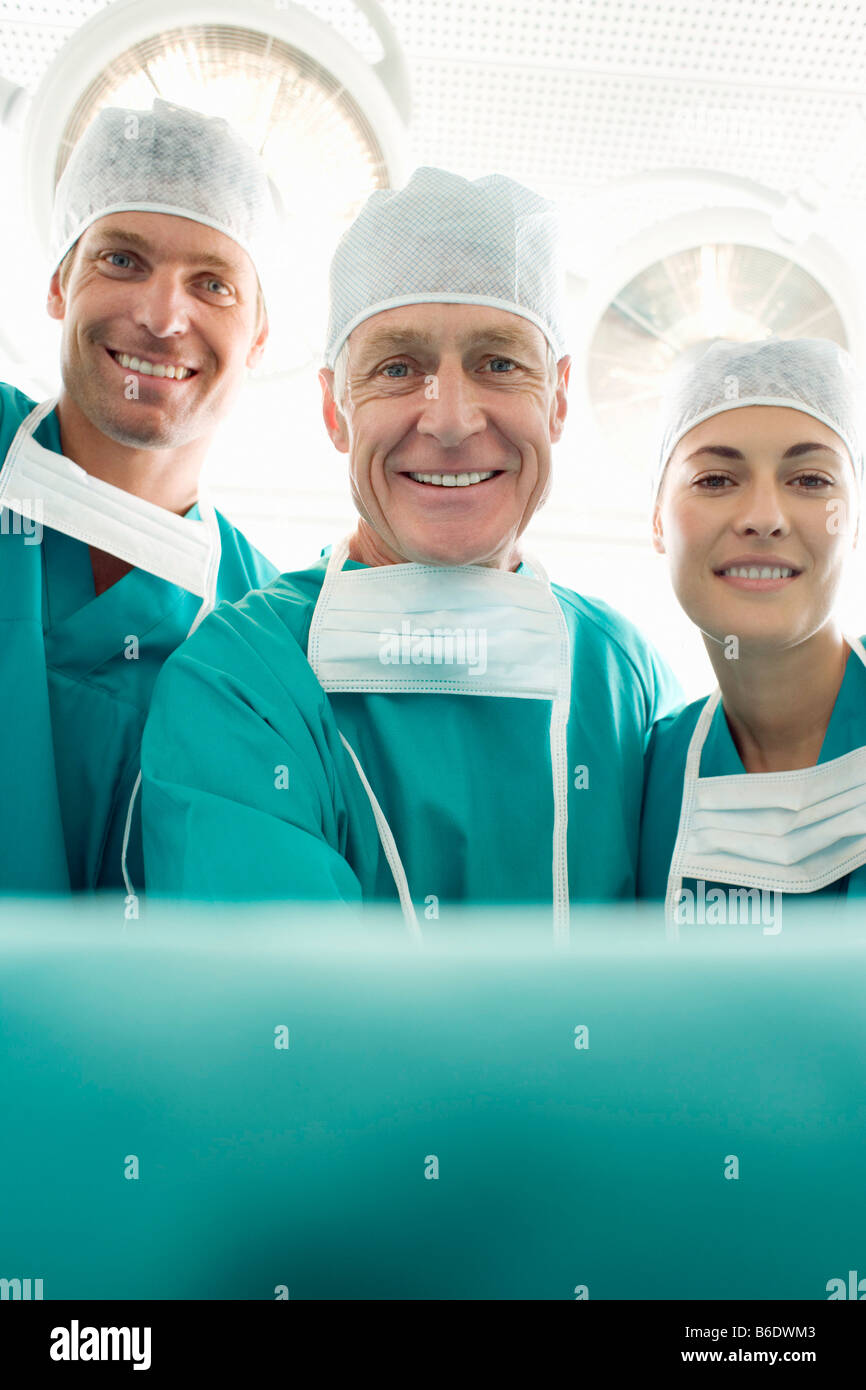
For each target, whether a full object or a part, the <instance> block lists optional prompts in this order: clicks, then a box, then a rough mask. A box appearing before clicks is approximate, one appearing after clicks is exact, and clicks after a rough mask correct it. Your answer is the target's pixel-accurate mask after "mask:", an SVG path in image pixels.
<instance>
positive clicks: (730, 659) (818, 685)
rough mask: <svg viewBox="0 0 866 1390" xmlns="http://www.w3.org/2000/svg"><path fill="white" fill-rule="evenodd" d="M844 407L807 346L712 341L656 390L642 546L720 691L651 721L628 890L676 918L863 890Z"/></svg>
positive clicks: (851, 385) (859, 683)
mask: <svg viewBox="0 0 866 1390" xmlns="http://www.w3.org/2000/svg"><path fill="white" fill-rule="evenodd" d="M861 411H862V387H861V386H860V385H859V383H858V380H857V378H856V377H855V374H854V371H853V365H852V363H851V360H850V358H849V357H848V355H847V354H846V353H845V352H843V350H842V349H841V348H839V347H837V345H836V344H835V343H832V342H829V341H826V340H823V339H800V340H797V339H795V340H790V341H784V340H781V339H774V338H770V339H766V340H764V341H762V342H757V343H732V342H726V341H724V340H719V341H716V342H714V343H712V344H710V345H709V346H707V347H705V348H703V349H702V350H701V351H700V352H699V353H698V354H697V356H694V355H693V357H692V358H691V359H690V360H688V361H687V362H686V364H685V366H684V367H683V368H681V369H680V371H679V372H677V373H676V374H675V376H674V378H673V381H672V383H671V388H670V391H669V393H668V397H667V401H666V404H665V407H664V410H663V415H664V422H663V443H662V447H661V451H660V454H659V461H658V472H657V478H656V505H655V519H654V534H655V545H656V549H657V550H659V551H660V552H662V553H665V554H667V556H668V558H669V561H670V565H671V577H672V580H673V585H674V589H675V591H676V595H677V598H678V599H679V601H680V603H681V604H682V607H683V609H684V610H685V612H686V613H687V614H688V616H689V617H690V618H691V619H692V621H693V622H694V623H696V624H697V626H698V627H699V628H700V630H701V634H702V636H703V639H704V644H705V646H706V648H707V652H708V654H709V657H710V661H711V662H712V665H713V669H714V671H715V674H716V677H717V679H718V683H719V689H718V690H717V692H716V694H715V695H713V696H711V697H710V698H709V699H702V700H696V701H695V703H694V704H691V705H689V706H688V707H687V708H685V709H684V710H682V711H681V712H680V713H678V714H676V715H673V716H669V717H667V718H665V719H662V720H661V721H660V722H659V723H658V724H657V725H656V727H655V729H654V731H653V737H652V742H651V747H650V752H649V755H648V768H647V785H646V793H645V798H644V808H643V819H642V830H641V855H640V872H639V893H640V895H641V896H643V897H655V898H665V897H666V898H667V906H668V912H669V914H670V917H671V919H672V920H673V921H691V920H693V918H692V916H691V915H690V914H691V913H696V912H697V909H698V904H702V905H703V913H704V915H705V919H706V920H708V921H711V920H728V917H727V909H728V907H729V904H731V903H732V902H733V903H734V904H736V903H737V902H741V903H742V904H743V906H744V908H745V911H746V913H747V915H748V914H751V915H750V916H749V920H754V919H755V912H754V909H753V901H758V895H759V894H760V892H761V891H762V890H763V893H764V895H765V897H766V898H767V904H768V907H769V908H770V909H772V908H773V907H775V905H776V903H777V901H779V902H782V901H784V899H777V897H775V896H774V897H771V896H770V895H779V894H786V893H791V894H798V895H803V894H807V893H823V894H828V895H833V896H838V895H840V894H847V895H849V896H853V895H857V896H863V895H864V893H866V650H864V645H863V641H862V640H861V638H859V637H858V636H857V635H856V634H844V633H843V632H842V631H841V630H840V627H839V624H838V621H837V619H836V617H835V616H834V607H835V600H836V596H837V593H838V591H839V588H840V584H841V583H842V580H843V577H844V575H845V572H846V568H847V566H848V564H849V562H850V560H851V558H852V551H853V547H854V544H855V541H856V535H857V527H858V520H859V515H860V494H861V488H862V485H863V435H862V416H861ZM741 889H746V890H751V891H752V893H753V899H749V900H748V901H747V899H746V897H745V896H744V895H743V896H740V895H739V894H738V893H737V890H741ZM732 894H733V896H732ZM711 909H712V912H715V916H713V915H712V913H711ZM719 913H722V915H721V916H720V915H719ZM701 920H704V918H702V919H701ZM762 920H763V919H762Z"/></svg>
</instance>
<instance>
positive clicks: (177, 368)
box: [106, 348, 198, 381]
mask: <svg viewBox="0 0 866 1390" xmlns="http://www.w3.org/2000/svg"><path fill="white" fill-rule="evenodd" d="M106 352H107V353H108V355H109V357H113V358H114V361H115V362H116V363H117V365H118V366H119V367H123V369H124V371H127V372H138V374H139V376H155V377H158V378H160V379H164V378H166V377H167V378H168V379H169V381H187V380H189V378H190V377H192V376H197V375H198V373H197V372H196V370H195V369H194V368H193V367H184V366H183V365H182V364H181V363H179V362H151V361H150V360H149V359H148V358H146V357H134V356H130V354H129V353H126V352H115V351H114V349H113V348H106Z"/></svg>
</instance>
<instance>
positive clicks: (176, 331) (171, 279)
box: [133, 267, 189, 338]
mask: <svg viewBox="0 0 866 1390" xmlns="http://www.w3.org/2000/svg"><path fill="white" fill-rule="evenodd" d="M136 291H137V294H136V299H135V306H134V309H133V317H134V319H135V322H136V323H137V324H138V325H139V326H140V327H141V328H145V329H146V330H147V331H148V333H150V334H151V335H152V336H153V337H154V338H177V337H180V336H182V335H183V334H184V333H186V332H187V330H188V328H189V306H188V303H187V294H186V290H185V288H184V285H183V282H182V280H181V279H180V276H179V275H178V274H177V273H176V272H175V271H173V270H171V269H170V268H168V267H165V268H157V269H156V270H154V271H153V273H152V274H151V275H149V276H148V277H147V279H146V280H145V281H143V282H142V283H139V284H138V285H136Z"/></svg>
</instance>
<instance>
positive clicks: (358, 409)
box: [320, 304, 569, 569]
mask: <svg viewBox="0 0 866 1390" xmlns="http://www.w3.org/2000/svg"><path fill="white" fill-rule="evenodd" d="M568 371H569V359H568V358H567V357H564V358H562V359H561V361H560V362H559V364H558V367H557V373H556V380H555V381H554V380H552V378H551V373H550V370H549V367H548V351H547V342H546V339H545V337H544V335H543V333H542V332H541V330H540V329H539V328H537V327H536V326H535V325H534V324H532V323H530V322H529V321H528V320H526V319H524V318H521V317H520V316H519V315H517V314H512V313H508V312H507V311H505V310H501V309H489V308H486V307H484V306H481V305H475V304H410V305H406V306H405V307H400V308H397V309H388V310H386V311H385V312H383V313H380V314H375V315H373V316H372V317H371V318H369V319H366V320H365V321H364V322H363V323H361V324H359V325H358V327H357V328H355V329H354V330H353V332H352V334H351V335H350V338H349V362H348V371H347V378H346V390H345V398H344V400H343V402H342V406H341V407H338V405H337V403H336V401H335V399H334V377H333V373H332V372H327V371H323V372H322V373H321V374H320V380H321V382H322V388H323V394H324V416H325V423H326V425H327V428H328V432H329V434H330V436H331V439H332V440H333V442H334V444H335V446H336V447H337V448H338V449H340V450H341V451H343V452H345V453H348V454H349V471H350V478H351V486H352V494H353V498H354V501H355V505H356V507H357V508H358V512H359V513H360V517H361V521H360V523H359V528H358V534H357V537H356V545H355V552H356V553H357V555H358V558H361V559H365V560H366V561H367V562H368V563H378V564H388V563H391V564H394V563H400V562H401V561H414V562H426V563H430V564H441V565H465V564H475V565H490V566H494V567H500V568H508V569H510V568H514V567H515V566H516V564H517V563H518V559H519V556H518V554H517V550H516V543H517V541H518V538H519V537H520V536H521V534H522V533H523V531H524V530H525V528H526V526H527V525H528V523H529V521H530V519H531V517H532V515H533V513H534V512H535V510H536V508H537V507H538V506H539V505H540V503H541V502H542V501H543V500H544V498H545V496H546V494H547V491H548V488H549V486H550V449H551V445H552V444H553V443H555V442H556V441H557V440H558V439H559V438H560V435H561V433H562V428H563V425H564V422H565V414H566V391H567V384H568Z"/></svg>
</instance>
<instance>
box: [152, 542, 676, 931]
mask: <svg viewBox="0 0 866 1390" xmlns="http://www.w3.org/2000/svg"><path fill="white" fill-rule="evenodd" d="M349 567H350V568H356V569H357V568H362V566H359V565H357V564H354V563H353V562H349ZM324 574H325V561H324V560H323V561H321V562H320V563H318V564H316V565H314V566H313V567H312V568H311V569H309V570H305V571H303V572H301V573H295V574H287V575H283V576H282V577H281V578H280V579H278V580H276V581H275V583H273V584H271V585H270V586H269V587H268V588H267V589H265V590H264V591H263V592H261V593H255V594H250V595H248V596H247V597H246V598H245V599H243V600H242V601H241V602H240V603H238V604H234V605H228V604H222V605H221V606H220V607H219V608H218V609H217V610H216V612H215V613H213V614H211V616H210V617H209V618H208V619H206V620H205V622H204V623H203V624H202V625H201V627H200V628H199V629H198V631H197V632H196V633H194V635H193V636H192V637H191V638H190V640H189V641H188V642H187V643H185V644H184V647H183V649H182V650H181V651H179V652H177V653H176V654H175V656H174V657H173V658H172V659H171V660H169V661H168V662H167V663H166V666H165V669H164V670H163V672H162V673H161V675H160V679H159V681H158V683H157V688H156V691H155V694H154V702H153V706H152V709H151V714H150V718H149V721H148V726H147V729H146V731H145V738H144V744H143V750H142V770H143V776H144V782H143V803H144V806H143V815H144V827H145V828H144V835H145V859H146V866H147V879H148V884H149V886H150V888H151V889H152V890H153V891H155V892H158V893H161V894H164V895H170V896H176V897H193V898H199V899H206V900H219V899H258V898H284V899H297V900H319V901H321V900H344V901H347V902H358V901H367V900H374V899H386V898H394V897H396V890H395V888H394V884H393V881H392V878H391V874H390V870H389V869H388V866H387V863H386V861H385V860H384V856H383V854H382V853H381V851H380V848H379V840H378V835H377V832H376V827H375V824H374V820H373V816H372V812H371V810H370V806H369V802H368V800H367V796H366V793H365V791H364V789H363V787H362V785H361V782H360V780H359V777H358V774H357V771H356V770H355V768H354V765H353V764H352V762H351V760H350V759H349V756H348V755H347V753H346V751H345V749H344V747H343V746H342V744H341V741H340V733H342V734H344V735H345V737H346V739H347V740H348V741H349V743H350V744H351V746H352V748H353V749H354V750H355V753H356V754H357V756H358V758H359V760H360V762H361V765H362V767H363V769H364V772H365V773H366V776H367V778H368V779H369V781H370V784H371V786H372V789H373V792H374V793H375V795H376V797H377V798H378V800H379V803H380V805H381V807H382V810H383V811H384V814H385V817H386V819H387V821H388V824H389V825H390V827H391V830H392V831H393V834H394V838H395V841H396V844H397V848H398V851H399V853H400V856H401V859H402V861H403V866H404V869H405V871H406V875H407V879H408V883H409V889H410V892H411V895H412V899H413V902H414V903H415V905H416V908H417V910H418V911H419V916H421V917H422V920H423V918H425V917H426V918H428V919H429V918H432V917H435V916H437V915H438V914H439V913H440V910H441V909H442V908H443V907H444V906H445V905H446V904H449V903H459V902H465V901H472V902H476V903H492V902H503V901H506V902H518V903H526V902H531V901H535V902H550V900H551V891H552V890H551V874H552V835H553V798H552V788H551V772H550V745H549V725H550V708H551V707H550V705H549V704H548V703H547V702H545V701H541V700H519V699H501V698H493V697H488V696H460V695H453V694H438V693H437V694H426V693H425V694H414V693H412V694H409V693H401V694H372V695H371V694H355V693H350V694H345V693H338V694H331V695H326V694H325V693H324V691H323V690H322V688H321V686H320V685H319V683H318V681H317V680H316V677H315V675H314V674H313V671H312V669H311V668H310V666H309V665H308V663H307V660H306V655H305V653H306V644H307V637H308V633H309V628H310V620H311V617H312V613H313V609H314V607H315V603H316V600H317V598H318V596H319V590H320V588H321V585H322V581H323V578H324ZM554 593H555V595H556V598H557V599H558V601H559V604H560V606H561V608H562V610H563V612H564V614H565V617H566V621H567V624H568V628H569V633H570V637H571V642H572V661H573V689H572V706H571V714H570V721H569V728H568V758H569V764H568V765H569V788H570V790H569V801H568V861H569V886H570V892H571V895H572V898H575V899H598V900H600V899H608V898H628V897H633V896H634V890H635V874H636V864H637V840H638V826H639V814H640V801H641V791H642V781H643V758H644V753H645V749H646V743H647V738H648V734H649V730H650V728H651V725H652V721H653V719H654V718H656V717H658V716H659V715H660V714H661V713H662V712H663V711H665V710H667V709H670V708H672V707H673V704H674V702H675V700H676V698H677V694H678V691H677V688H676V684H675V682H674V680H673V677H672V676H671V675H670V673H669V672H668V670H667V668H666V667H665V666H664V664H663V663H662V662H661V661H660V659H659V658H658V656H657V655H656V654H655V653H654V652H653V651H652V649H651V648H650V647H649V646H648V644H647V643H646V642H645V641H644V639H643V638H642V637H641V636H640V634H639V633H638V632H637V631H636V629H635V628H634V627H633V626H632V625H631V624H630V623H628V622H627V621H626V620H625V619H624V618H622V617H621V616H620V615H619V614H617V613H615V612H614V611H613V610H612V609H610V608H608V607H607V605H605V604H603V603H600V602H598V601H596V600H591V599H585V598H581V597H580V596H578V595H577V594H575V593H572V592H570V591H569V590H566V589H561V588H559V587H555V588H554Z"/></svg>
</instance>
